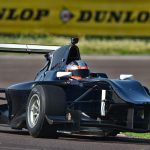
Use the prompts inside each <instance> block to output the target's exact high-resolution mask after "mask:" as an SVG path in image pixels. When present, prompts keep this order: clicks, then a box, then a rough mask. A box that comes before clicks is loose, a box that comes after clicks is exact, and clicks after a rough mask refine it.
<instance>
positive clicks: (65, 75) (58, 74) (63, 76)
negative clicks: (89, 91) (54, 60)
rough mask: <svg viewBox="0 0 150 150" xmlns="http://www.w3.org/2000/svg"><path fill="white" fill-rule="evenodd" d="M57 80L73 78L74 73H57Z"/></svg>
mask: <svg viewBox="0 0 150 150" xmlns="http://www.w3.org/2000/svg"><path fill="white" fill-rule="evenodd" d="M56 76H57V78H69V77H71V76H72V72H57V74H56Z"/></svg>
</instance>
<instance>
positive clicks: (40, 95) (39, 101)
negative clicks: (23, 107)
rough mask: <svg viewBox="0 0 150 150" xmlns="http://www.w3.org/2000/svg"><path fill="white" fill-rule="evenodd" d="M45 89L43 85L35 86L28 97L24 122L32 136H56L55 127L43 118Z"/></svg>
mask: <svg viewBox="0 0 150 150" xmlns="http://www.w3.org/2000/svg"><path fill="white" fill-rule="evenodd" d="M46 98H47V96H46V91H45V89H44V87H43V86H41V85H37V86H35V87H34V88H33V89H32V91H31V93H30V95H29V98H28V102H27V117H26V124H27V128H28V131H29V133H30V135H32V136H33V137H50V138H57V137H58V134H57V128H56V126H54V125H49V124H48V122H47V120H46V118H45V109H46Z"/></svg>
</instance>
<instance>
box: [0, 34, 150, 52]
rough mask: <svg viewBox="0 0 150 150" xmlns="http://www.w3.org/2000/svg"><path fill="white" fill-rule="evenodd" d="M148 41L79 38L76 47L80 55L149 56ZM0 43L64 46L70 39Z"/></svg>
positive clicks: (20, 39)
mask: <svg viewBox="0 0 150 150" xmlns="http://www.w3.org/2000/svg"><path fill="white" fill-rule="evenodd" d="M149 41H150V40H144V39H143V40H140V39H102V38H85V37H80V41H79V44H78V46H79V47H80V52H81V53H82V54H99V55H149V54H150V42H149ZM0 43H20V44H42V45H65V44H69V43H70V37H63V36H52V35H44V36H27V35H26V36H25V35H24V36H21V35H20V36H2V35H1V36H0Z"/></svg>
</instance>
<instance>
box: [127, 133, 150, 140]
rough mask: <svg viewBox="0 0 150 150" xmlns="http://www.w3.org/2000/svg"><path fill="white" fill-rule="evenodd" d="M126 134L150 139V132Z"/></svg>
mask: <svg viewBox="0 0 150 150" xmlns="http://www.w3.org/2000/svg"><path fill="white" fill-rule="evenodd" d="M124 134H125V135H127V136H130V137H137V138H144V139H150V133H132V132H126V133H124Z"/></svg>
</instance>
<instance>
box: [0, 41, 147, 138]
mask: <svg viewBox="0 0 150 150" xmlns="http://www.w3.org/2000/svg"><path fill="white" fill-rule="evenodd" d="M77 43H78V38H72V39H71V43H70V44H69V45H65V46H62V47H60V46H42V45H19V44H0V52H8V53H10V52H11V53H29V54H34V53H35V54H44V55H45V58H46V64H45V65H44V67H43V68H42V69H41V70H40V71H39V72H38V73H37V75H36V77H35V79H34V80H33V81H32V82H25V83H18V84H15V85H11V86H10V87H8V88H1V89H0V93H1V95H3V96H1V97H0V99H1V100H5V101H6V102H7V104H1V105H0V124H9V125H10V127H11V128H13V129H20V130H21V129H27V130H28V131H29V133H30V135H32V136H33V137H50V138H57V137H59V135H60V133H66V134H71V135H93V136H115V135H117V134H118V133H119V132H124V131H130V132H140V133H144V132H149V131H150V92H149V90H148V88H147V87H145V86H144V85H142V84H141V83H140V82H138V81H136V80H134V79H133V76H132V75H121V76H120V78H119V79H109V78H108V76H107V74H105V73H95V72H91V71H90V70H89V67H88V65H87V64H86V62H84V61H83V60H82V59H81V57H80V52H79V48H78V47H77Z"/></svg>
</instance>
